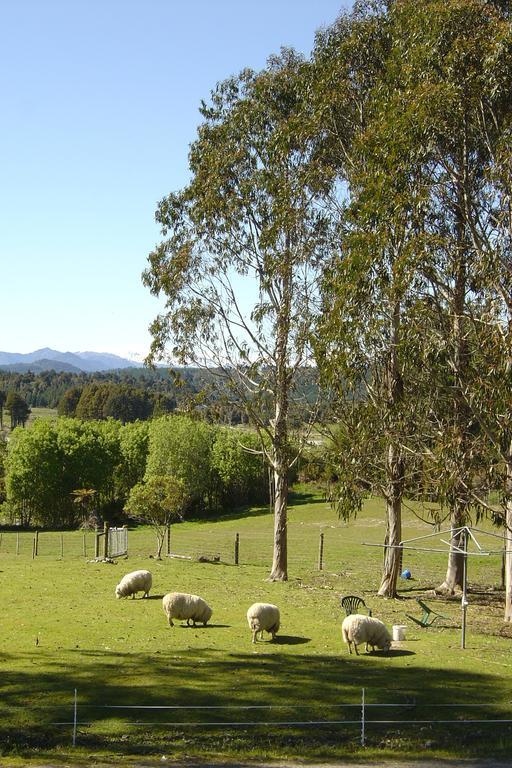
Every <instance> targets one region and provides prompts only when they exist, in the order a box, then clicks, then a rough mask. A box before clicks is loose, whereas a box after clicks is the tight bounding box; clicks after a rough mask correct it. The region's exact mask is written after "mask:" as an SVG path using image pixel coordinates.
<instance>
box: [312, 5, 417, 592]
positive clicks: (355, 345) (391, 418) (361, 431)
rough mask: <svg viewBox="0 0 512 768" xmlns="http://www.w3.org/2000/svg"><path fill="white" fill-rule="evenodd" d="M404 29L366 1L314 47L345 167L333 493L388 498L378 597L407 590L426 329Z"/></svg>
mask: <svg viewBox="0 0 512 768" xmlns="http://www.w3.org/2000/svg"><path fill="white" fill-rule="evenodd" d="M394 32H395V30H394V29H393V27H392V25H391V20H390V15H389V12H388V8H387V4H385V3H369V4H365V5H364V6H363V5H362V4H359V6H358V7H357V8H356V11H355V12H354V13H353V14H351V15H350V16H345V17H341V19H340V20H339V21H338V23H337V24H336V25H335V26H334V27H333V29H332V30H330V31H329V32H328V33H323V34H322V35H321V36H319V38H318V40H317V47H316V51H315V62H316V66H317V72H318V76H319V79H320V85H319V89H318V93H319V99H320V108H321V110H322V117H323V120H324V123H325V125H326V126H328V128H329V130H328V131H326V132H324V136H323V140H324V142H325V148H324V149H323V153H324V156H326V157H328V158H330V160H331V165H332V167H333V168H335V169H336V175H335V176H334V178H333V192H336V191H338V192H339V191H340V190H341V193H342V199H341V200H340V199H339V197H338V199H336V198H334V200H335V204H336V205H335V208H333V211H334V215H336V214H337V215H338V216H339V221H340V234H339V249H338V252H337V253H335V254H334V256H333V259H332V261H331V263H330V265H329V268H328V270H326V273H325V279H324V283H323V290H324V307H325V309H324V314H323V317H322V321H321V323H320V325H319V331H318V344H317V351H318V361H319V365H320V367H321V369H322V372H323V376H324V378H325V379H326V380H327V381H328V382H329V383H330V385H331V386H332V387H334V388H335V389H336V390H337V391H338V393H339V397H338V398H337V404H336V409H335V415H336V418H337V421H338V426H337V429H336V432H335V434H334V435H333V438H334V449H335V452H337V454H338V456H337V460H336V458H335V461H334V465H335V467H336V471H335V473H334V474H335V476H336V483H335V489H334V492H335V494H336V496H337V503H338V508H339V510H340V512H341V513H342V514H344V515H346V516H347V515H350V514H353V513H355V512H356V511H357V509H358V508H359V506H360V504H361V499H362V496H363V495H364V494H365V493H368V492H370V491H371V492H375V493H379V494H380V495H382V496H383V497H384V498H385V500H386V542H385V543H386V545H387V546H386V549H385V559H384V568H383V574H382V581H381V585H380V588H379V594H380V595H382V596H388V597H393V596H394V595H395V594H396V585H397V576H398V573H399V565H400V549H399V544H400V541H401V538H402V536H401V510H402V500H403V495H404V488H405V484H406V461H405V456H404V448H403V444H404V442H405V439H406V437H407V436H408V435H409V433H410V431H411V426H410V425H411V420H412V419H413V418H414V412H415V407H414V403H415V400H414V397H413V384H412V375H411V371H412V369H413V368H414V365H413V363H411V362H410V360H409V354H408V352H409V348H410V344H411V335H413V334H415V333H416V334H417V332H418V331H417V326H416V325H412V324H411V323H410V315H409V314H408V313H409V308H410V306H411V305H412V304H413V302H414V297H415V296H416V295H417V291H418V288H419V285H418V283H419V279H418V269H417V261H418V254H420V253H421V247H420V246H419V244H418V243H421V237H420V221H421V205H422V196H423V195H422V187H421V181H420V174H419V167H420V166H419V163H418V161H417V152H416V151H415V149H416V148H414V151H411V147H410V144H409V143H408V141H407V140H406V138H405V137H402V135H401V134H400V132H398V131H397V125H396V122H395V118H396V116H397V115H399V114H400V112H401V111H403V105H404V102H405V101H406V98H407V96H406V94H404V92H403V89H402V88H401V79H400V71H399V62H398V60H397V59H396V55H395V50H394V44H395V41H394ZM334 84H336V89H334ZM322 100H323V105H322V103H321V101H322ZM404 316H406V317H407V318H408V321H407V322H406V323H404Z"/></svg>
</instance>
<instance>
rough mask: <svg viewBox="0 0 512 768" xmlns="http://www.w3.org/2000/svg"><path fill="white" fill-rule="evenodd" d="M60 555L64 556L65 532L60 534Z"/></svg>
mask: <svg viewBox="0 0 512 768" xmlns="http://www.w3.org/2000/svg"><path fill="white" fill-rule="evenodd" d="M60 556H61V557H62V558H64V534H63V533H61V535H60Z"/></svg>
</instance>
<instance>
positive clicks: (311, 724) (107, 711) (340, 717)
mask: <svg viewBox="0 0 512 768" xmlns="http://www.w3.org/2000/svg"><path fill="white" fill-rule="evenodd" d="M1 709H2V710H3V713H4V716H7V718H8V716H9V713H11V714H15V710H23V713H24V715H25V717H27V716H29V715H30V714H32V715H34V714H35V713H37V712H39V713H41V712H42V711H43V710H44V711H46V713H47V717H46V718H45V724H46V727H51V728H57V729H68V734H69V736H68V737H66V740H67V738H70V740H71V743H72V745H73V746H77V745H78V744H79V742H80V739H81V738H82V737H83V738H86V736H87V733H88V730H89V729H95V728H96V730H97V729H98V726H99V727H100V730H101V725H102V724H104V727H105V728H107V730H108V731H109V733H110V739H111V741H112V740H113V741H115V736H113V735H112V734H113V732H114V733H115V731H116V728H115V726H118V729H119V727H122V731H123V733H124V732H125V731H126V729H127V728H132V727H133V728H140V727H144V728H147V729H150V730H151V729H160V731H161V732H163V733H166V732H168V731H169V730H170V729H172V730H173V732H181V731H184V730H192V731H194V730H196V732H197V729H204V730H206V731H207V730H210V729H216V730H221V731H234V730H239V729H245V730H246V731H247V732H250V731H251V729H253V730H255V731H257V730H258V729H264V730H265V731H272V730H274V729H276V730H277V729H290V730H292V731H293V732H295V733H297V732H299V733H300V731H303V730H304V729H311V728H315V729H317V728H324V729H334V731H336V732H337V733H338V734H339V735H341V734H342V733H343V735H344V737H345V740H346V739H347V737H348V740H349V741H351V742H353V743H358V744H359V746H361V747H365V746H368V745H369V743H370V741H371V739H372V737H375V736H378V738H379V739H382V738H383V737H385V736H386V734H388V733H391V732H393V733H395V734H396V732H397V730H398V731H399V732H401V733H402V734H403V735H411V733H412V734H414V733H415V732H416V733H417V729H418V727H420V726H421V727H422V728H423V729H425V728H428V729H429V732H430V735H431V736H433V737H434V738H435V736H436V732H438V733H441V732H443V733H444V734H446V733H447V732H448V733H454V732H457V733H458V732H460V731H461V730H462V731H463V732H464V731H465V729H469V732H470V733H473V732H474V729H475V726H479V727H484V726H490V727H492V728H493V735H494V736H495V737H496V736H497V735H498V733H499V731H498V728H499V727H501V728H502V729H503V733H502V734H501V735H502V736H505V735H509V734H510V731H511V730H512V729H511V726H512V714H511V713H508V712H507V713H503V712H501V713H498V711H497V705H496V702H484V703H475V702H472V703H467V702H466V703H453V704H449V703H444V704H441V703H435V704H433V703H431V702H429V703H422V702H421V701H420V700H418V701H417V700H406V701H402V702H394V703H390V702H388V703H379V702H370V701H368V696H367V689H365V688H362V689H361V698H360V701H359V702H353V703H339V704H325V703H319V702H315V703H301V704H295V703H294V704H277V705H276V704H269V705H252V704H247V705H239V704H229V705H214V706H211V705H175V704H173V705H165V704H162V705H155V704H151V705H145V704H142V703H141V704H129V705H128V704H98V703H95V702H90V701H81V700H80V698H79V695H78V690H77V689H75V690H74V696H73V697H72V699H71V697H70V700H69V702H68V705H67V706H64V705H62V704H61V705H59V706H56V705H46V706H45V705H36V706H27V705H24V706H23V707H21V706H20V707H16V706H9V707H1ZM471 713H475V714H474V715H472V714H471ZM52 714H53V717H52ZM498 714H500V715H501V716H498ZM38 717H39V718H40V715H39V716H37V715H36V717H35V720H34V723H37V719H38ZM123 738H125V737H123Z"/></svg>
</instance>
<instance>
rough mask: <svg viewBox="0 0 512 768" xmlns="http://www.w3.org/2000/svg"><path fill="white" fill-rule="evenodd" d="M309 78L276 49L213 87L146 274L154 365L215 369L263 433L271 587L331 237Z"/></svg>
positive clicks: (278, 573)
mask: <svg viewBox="0 0 512 768" xmlns="http://www.w3.org/2000/svg"><path fill="white" fill-rule="evenodd" d="M308 78H309V67H308V65H307V64H306V63H305V62H304V61H303V60H302V59H301V58H300V57H299V56H298V55H296V54H295V53H294V52H293V51H290V50H284V51H282V53H281V55H280V56H276V57H274V58H271V59H270V60H269V62H268V65H267V67H266V69H264V70H263V71H261V72H259V73H255V72H253V71H250V70H244V71H243V72H242V73H241V74H240V75H239V76H238V77H233V78H231V79H229V80H226V81H225V82H223V83H220V84H219V85H218V86H217V88H216V89H215V90H214V92H213V93H212V96H211V100H210V103H208V104H206V103H203V104H202V107H201V114H202V117H203V122H202V124H201V125H200V127H199V130H198V138H197V140H196V141H195V142H194V143H193V144H192V147H191V150H190V155H189V164H190V171H191V180H190V183H189V184H188V186H187V187H185V188H184V189H183V190H181V191H180V192H178V193H175V194H170V195H169V196H168V197H166V198H165V199H164V200H162V201H161V203H160V204H159V206H158V210H157V213H156V218H157V221H158V222H159V223H160V225H161V227H162V234H163V236H164V238H165V239H164V240H163V241H162V242H161V243H160V244H159V245H158V247H157V248H156V249H155V250H154V251H153V253H151V254H150V256H149V267H148V269H147V270H146V271H145V273H144V276H143V279H144V282H145V284H146V285H147V286H148V287H149V288H150V290H151V291H152V293H154V294H156V295H158V294H160V293H163V294H164V295H165V297H166V305H165V310H164V311H163V312H162V314H161V315H160V316H159V317H158V318H157V319H156V320H155V322H154V323H153V325H152V327H151V331H152V335H153V343H152V348H151V353H150V358H151V359H157V358H162V357H165V356H168V357H171V358H174V359H176V360H177V361H178V362H180V363H189V364H190V363H192V364H195V365H197V366H206V367H210V368H211V369H212V370H213V371H214V373H215V377H216V381H217V383H218V387H219V388H220V389H221V390H222V392H223V394H224V397H225V398H226V399H231V400H232V401H233V402H234V403H238V404H240V403H241V404H242V405H243V407H244V409H245V411H246V413H247V414H248V417H249V419H250V421H251V422H252V424H253V425H254V426H255V428H256V429H257V430H258V432H259V434H260V437H261V440H260V450H261V451H262V453H263V455H264V457H265V459H266V461H267V462H268V465H269V467H270V470H271V473H272V477H273V486H274V521H275V523H274V554H273V564H272V569H271V573H270V579H271V580H286V579H287V575H288V573H287V572H288V569H287V494H288V473H289V469H290V465H291V463H293V461H294V460H295V458H296V456H293V455H292V452H291V448H290V429H289V420H290V414H291V409H293V405H294V403H295V398H294V383H295V380H296V375H297V372H298V371H299V370H300V369H301V368H302V367H303V366H306V365H308V364H309V362H310V349H309V343H308V338H309V330H310V326H311V324H312V322H313V317H314V314H315V311H316V301H317V281H318V274H319V267H320V264H321V261H322V256H323V249H324V245H325V242H326V237H327V235H326V229H327V222H326V219H325V216H324V214H323V212H322V209H321V207H320V206H319V200H320V191H321V187H322V174H321V169H322V165H321V164H320V163H319V162H317V161H316V160H315V146H316V130H315V128H314V127H313V126H312V124H311V122H310V117H311V114H310V104H309V98H308V96H309V95H310V94H309V79H308ZM299 406H300V408H301V410H302V411H303V412H304V406H305V403H304V401H300V402H299Z"/></svg>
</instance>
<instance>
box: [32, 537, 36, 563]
mask: <svg viewBox="0 0 512 768" xmlns="http://www.w3.org/2000/svg"><path fill="white" fill-rule="evenodd" d="M35 556H36V537H35V536H34V538H33V539H32V560H33V559H34V557H35Z"/></svg>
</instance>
